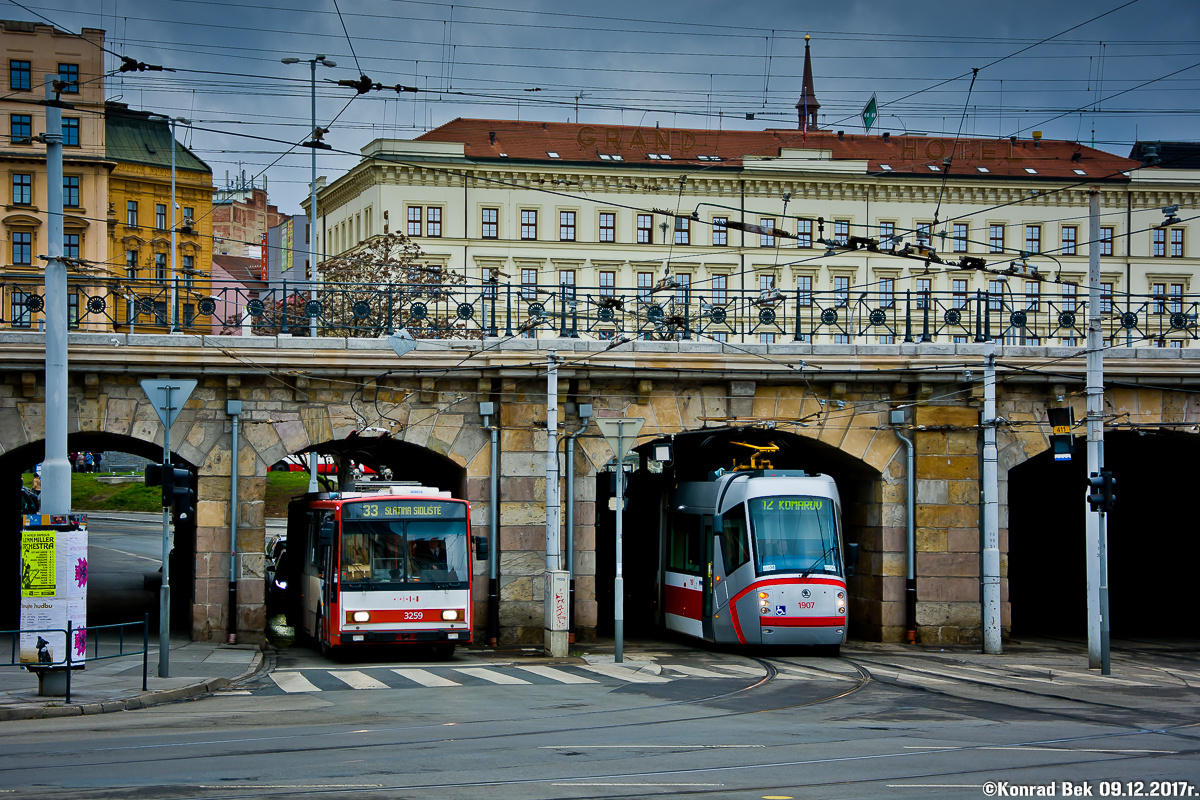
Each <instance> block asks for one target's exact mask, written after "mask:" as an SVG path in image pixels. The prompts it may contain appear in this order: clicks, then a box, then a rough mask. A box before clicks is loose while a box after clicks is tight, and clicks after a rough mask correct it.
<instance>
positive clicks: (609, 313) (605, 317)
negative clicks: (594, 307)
mask: <svg viewBox="0 0 1200 800" xmlns="http://www.w3.org/2000/svg"><path fill="white" fill-rule="evenodd" d="M616 316H617V315H616V312H614V311H613V310H612V309H611V308H602V309H600V310H599V311H597V312H596V319H598V320H600V321H601V322H612V321H613V319H615V318H616Z"/></svg>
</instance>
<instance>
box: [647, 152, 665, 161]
mask: <svg viewBox="0 0 1200 800" xmlns="http://www.w3.org/2000/svg"><path fill="white" fill-rule="evenodd" d="M646 158H648V159H650V160H651V161H670V160H671V157H670V156H669V155H667V154H666V153H646Z"/></svg>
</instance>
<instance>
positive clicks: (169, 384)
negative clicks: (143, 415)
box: [142, 380, 196, 430]
mask: <svg viewBox="0 0 1200 800" xmlns="http://www.w3.org/2000/svg"><path fill="white" fill-rule="evenodd" d="M195 388H196V381H194V380H174V381H151V380H145V381H142V391H143V392H145V393H146V397H149V398H150V404H151V405H153V406H154V411H155V413H156V414H158V418H159V419H160V420H162V424H163V425H164V426H165V427H166V428H167V430H170V429H171V426H172V425H174V424H175V419H176V418H177V417H178V416H179V412H180V410H181V409H182V408H183V404H184V403H186V402H187V401H188V398H189V397H191V396H192V391H193V390H194V389H195ZM168 390H169V391H168Z"/></svg>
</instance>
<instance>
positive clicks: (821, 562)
mask: <svg viewBox="0 0 1200 800" xmlns="http://www.w3.org/2000/svg"><path fill="white" fill-rule="evenodd" d="M836 548H837V543H836V542H835V543H834V544H831V545H829V547H827V548H826V549H825V552H824V553H821V555H819V556H817V560H816V561H814V562H813V563H812V564H810V565H809V567H808V569H806V570H804V571H803V572H801V573H800V577H801V578H802V579H803V578H807V577H808V576H809V575H811V574H813V571H814V570H816V568H817V567H820V566H824V565H825V558H826V556H828V555H830V554H831V553H832V552H833V551H834V550H835V549H836Z"/></svg>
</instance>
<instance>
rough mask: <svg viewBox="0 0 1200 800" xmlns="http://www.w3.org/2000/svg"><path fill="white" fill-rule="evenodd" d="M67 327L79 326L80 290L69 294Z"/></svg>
mask: <svg viewBox="0 0 1200 800" xmlns="http://www.w3.org/2000/svg"><path fill="white" fill-rule="evenodd" d="M67 327H68V328H78V327H79V292H71V293H70V294H68V295H67Z"/></svg>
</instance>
